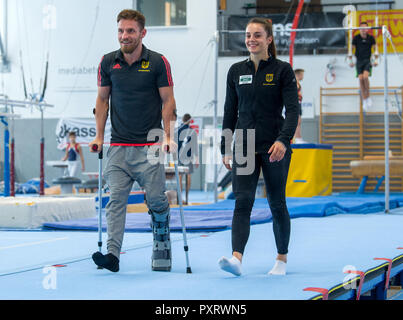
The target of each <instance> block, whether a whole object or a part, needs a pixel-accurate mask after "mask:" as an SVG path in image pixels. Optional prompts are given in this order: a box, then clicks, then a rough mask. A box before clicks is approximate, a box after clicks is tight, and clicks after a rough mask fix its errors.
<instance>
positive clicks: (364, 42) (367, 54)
mask: <svg viewBox="0 0 403 320" xmlns="http://www.w3.org/2000/svg"><path fill="white" fill-rule="evenodd" d="M360 27H368V23H367V22H366V21H362V22H361V23H360ZM352 45H353V50H354V49H355V57H356V59H357V61H356V64H355V67H356V72H357V77H358V79H359V82H360V91H361V99H362V106H363V109H364V111H367V110H368V109H369V108H371V107H372V99H371V97H370V90H369V89H370V88H369V77H370V76H371V75H372V66H377V64H378V62H377V59H378V54H377V53H375V60H374V61H371V55H372V47H374V46H376V41H375V38H374V37H373V36H372V35H370V34H369V33H368V30H366V29H364V30H360V33H359V34H357V35H356V36H354V38H353V40H352ZM348 58H349V60H350V66H351V67H353V66H354V62H353V57H352V55H349V57H348Z"/></svg>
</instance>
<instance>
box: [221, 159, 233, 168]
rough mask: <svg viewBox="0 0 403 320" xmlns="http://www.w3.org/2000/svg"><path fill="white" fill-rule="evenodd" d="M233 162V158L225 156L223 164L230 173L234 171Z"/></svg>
mask: <svg viewBox="0 0 403 320" xmlns="http://www.w3.org/2000/svg"><path fill="white" fill-rule="evenodd" d="M231 162H232V156H224V157H222V163H223V164H224V166H225V167H226V168H227V169H228V170H229V171H231V170H232V167H231Z"/></svg>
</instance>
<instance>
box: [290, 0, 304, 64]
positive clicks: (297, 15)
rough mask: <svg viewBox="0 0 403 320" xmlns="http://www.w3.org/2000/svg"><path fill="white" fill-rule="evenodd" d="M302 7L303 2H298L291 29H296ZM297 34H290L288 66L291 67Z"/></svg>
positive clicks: (301, 0) (302, 0)
mask: <svg viewBox="0 0 403 320" xmlns="http://www.w3.org/2000/svg"><path fill="white" fill-rule="evenodd" d="M303 6H304V0H300V1H299V3H298V7H297V11H296V12H295V16H294V21H293V22H292V29H297V28H298V22H299V16H300V14H301V11H302V7H303ZM296 35H297V33H296V32H295V31H294V32H291V37H290V40H291V43H290V64H291V67H292V66H293V59H294V43H295V37H296Z"/></svg>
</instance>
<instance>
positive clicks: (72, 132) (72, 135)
mask: <svg viewBox="0 0 403 320" xmlns="http://www.w3.org/2000/svg"><path fill="white" fill-rule="evenodd" d="M76 136H77V134H76V133H75V131H70V132H69V137H76Z"/></svg>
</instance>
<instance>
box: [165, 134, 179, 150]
mask: <svg viewBox="0 0 403 320" xmlns="http://www.w3.org/2000/svg"><path fill="white" fill-rule="evenodd" d="M162 150H163V151H164V152H166V153H176V152H177V151H178V145H177V144H176V143H175V141H174V140H173V139H171V138H167V137H164V140H163V141H162Z"/></svg>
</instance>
